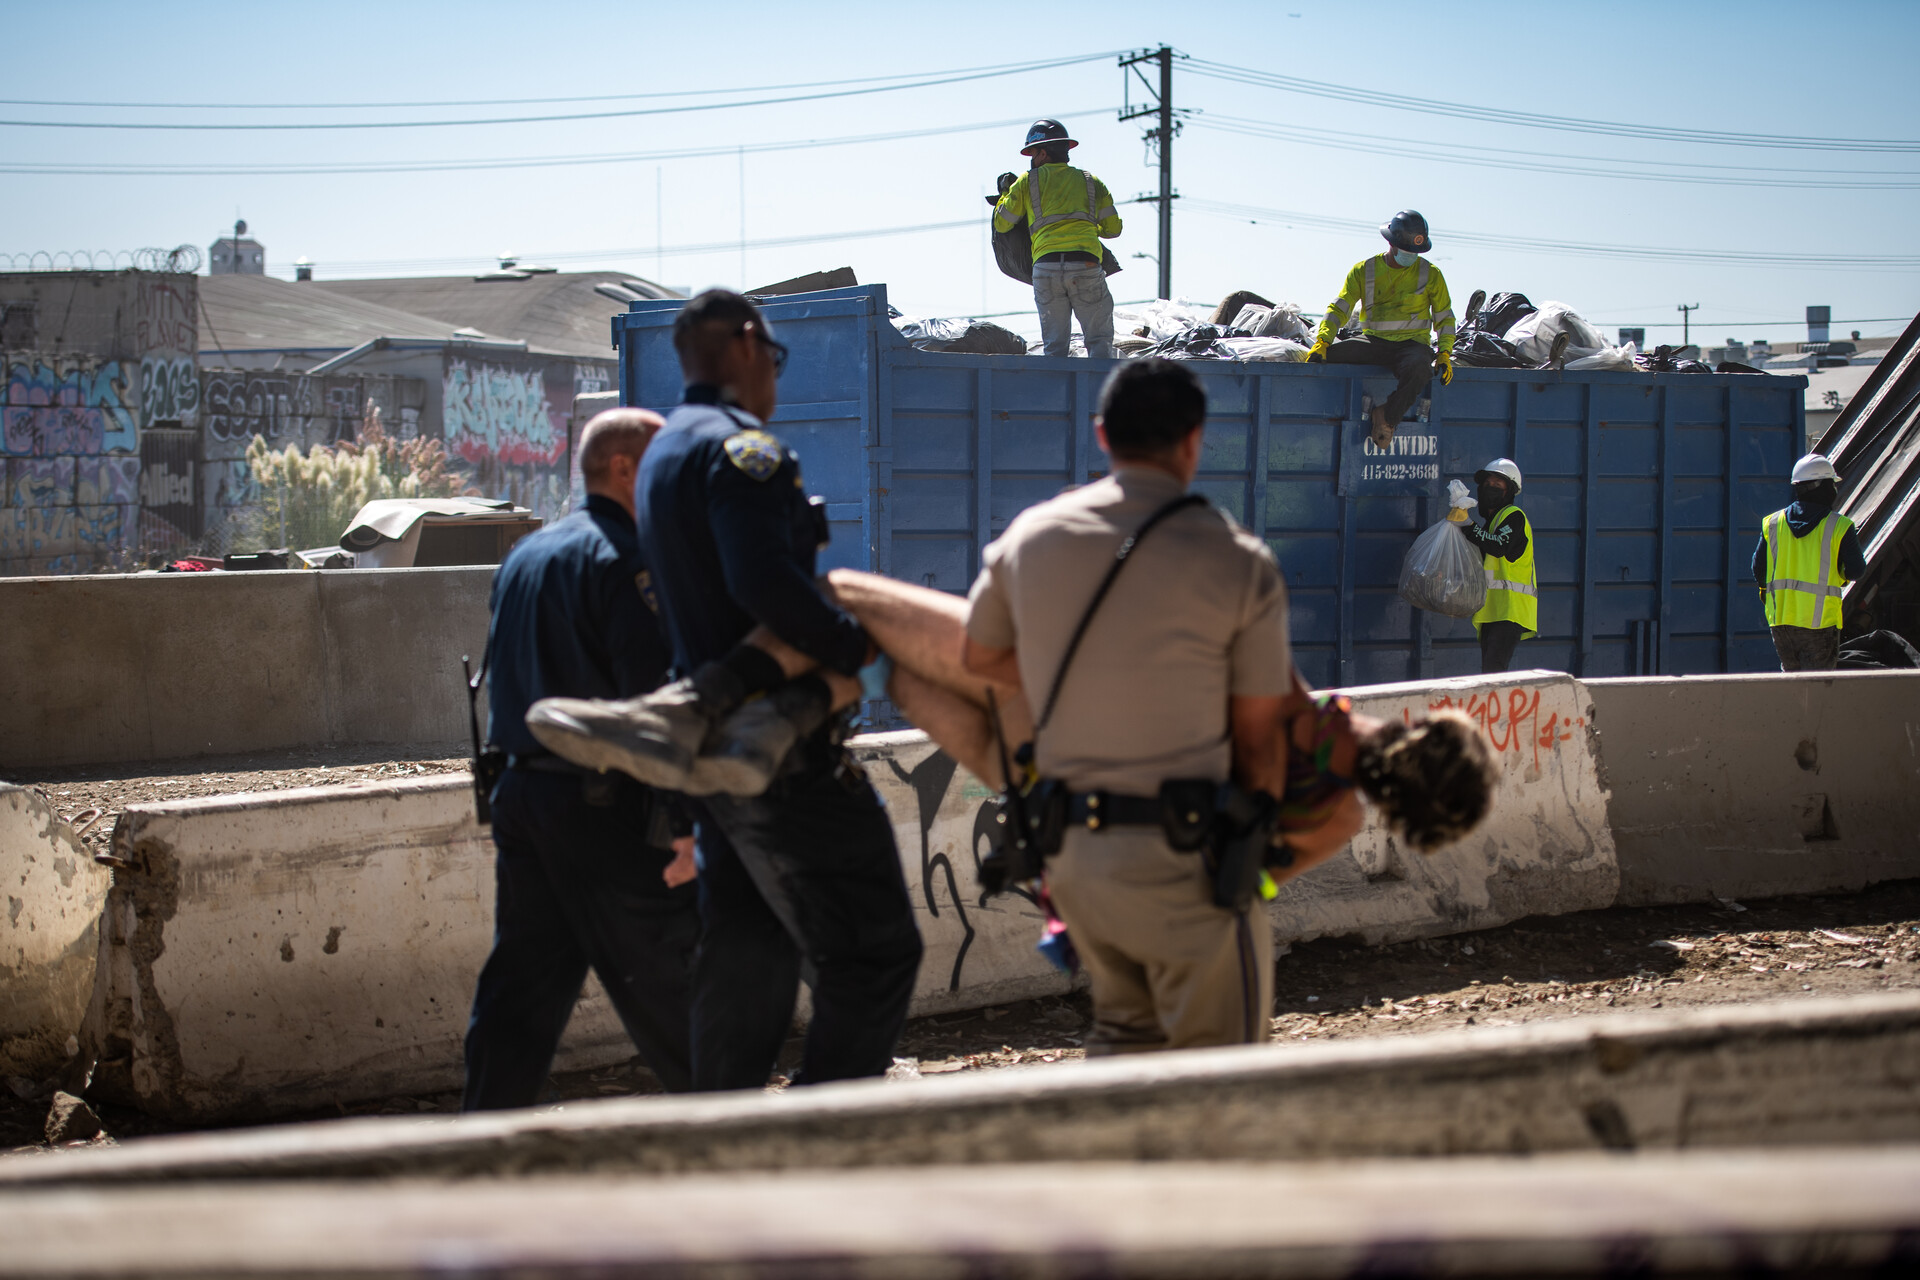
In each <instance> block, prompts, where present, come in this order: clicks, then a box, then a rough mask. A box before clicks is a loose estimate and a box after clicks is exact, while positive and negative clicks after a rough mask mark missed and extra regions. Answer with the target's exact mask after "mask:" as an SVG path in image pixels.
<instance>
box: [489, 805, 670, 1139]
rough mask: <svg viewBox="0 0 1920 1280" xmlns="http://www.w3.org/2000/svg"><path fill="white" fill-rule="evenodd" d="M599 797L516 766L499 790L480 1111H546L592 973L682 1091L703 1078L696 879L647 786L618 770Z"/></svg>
mask: <svg viewBox="0 0 1920 1280" xmlns="http://www.w3.org/2000/svg"><path fill="white" fill-rule="evenodd" d="M605 780H606V781H609V782H611V783H612V787H611V793H612V799H613V803H611V804H609V805H594V804H589V803H587V801H586V799H585V798H584V797H583V795H582V792H581V778H580V777H579V776H578V775H574V774H560V773H531V772H528V771H526V770H522V769H509V770H507V772H506V773H505V774H504V775H503V776H502V777H501V779H500V785H499V786H498V787H496V788H495V789H494V794H493V842H494V845H495V846H496V847H497V849H498V850H499V855H498V857H497V859H496V860H495V864H494V875H495V880H496V885H497V898H496V905H495V908H494V924H493V952H492V954H491V955H489V956H488V957H487V963H486V967H485V968H483V969H482V970H481V971H480V983H479V987H478V989H477V990H475V992H474V996H473V1016H472V1018H471V1019H470V1020H469V1022H468V1025H467V1088H466V1096H465V1098H464V1099H463V1100H462V1102H461V1109H462V1110H466V1111H485V1110H494V1109H497V1108H501V1107H526V1106H532V1105H533V1103H534V1102H535V1101H537V1100H538V1097H539V1092H540V1088H541V1086H542V1085H544V1084H545V1083H546V1080H547V1072H548V1071H549V1070H550V1069H551V1068H552V1066H553V1054H554V1050H555V1049H557V1048H558V1047H559V1044H560V1033H561V1032H562V1031H564V1030H565V1029H566V1026H567V1019H568V1018H569V1017H571V1016H572V1014H573V1005H574V1001H575V1000H577V999H578V998H579V995H580V988H581V986H582V984H584V983H585V982H586V979H587V969H588V968H589V967H591V968H592V969H593V971H594V972H595V973H596V974H598V975H599V977H600V984H601V986H603V987H605V988H606V991H607V998H608V999H609V1000H611V1001H612V1002H613V1007H614V1009H615V1010H616V1011H617V1012H618V1013H619V1015H620V1021H621V1023H622V1024H623V1025H624V1026H625V1027H626V1029H627V1034H628V1035H629V1036H631V1037H632V1039H633V1043H634V1047H635V1048H637V1049H638V1050H639V1051H640V1056H641V1057H643V1058H644V1059H646V1063H647V1066H649V1067H650V1068H652V1070H653V1073H654V1074H655V1075H656V1076H658V1077H660V1082H661V1083H662V1084H664V1085H665V1086H666V1087H667V1088H668V1089H670V1090H673V1091H675V1092H681V1091H684V1090H686V1089H687V1088H688V1087H689V1086H690V1084H691V1083H692V1074H691V1069H690V1063H689V1059H690V1053H689V1049H688V1043H687V1030H688V1012H687V1009H688V1001H687V989H688V968H689V966H690V964H691V960H692V955H693V947H694V942H695V940H696V938H697V937H698V934H699V903H698V896H697V892H696V890H695V889H694V887H693V886H692V885H690V884H688V885H682V886H681V887H680V888H678V889H669V888H667V886H666V883H665V882H664V881H662V880H661V878H660V873H661V872H662V871H663V870H665V868H666V866H667V863H668V862H669V861H671V860H672V857H673V854H672V851H670V850H666V849H656V848H653V847H652V846H650V845H648V844H647V843H646V842H645V836H646V833H647V817H648V813H649V796H648V792H647V789H646V788H645V787H643V786H641V785H640V784H639V783H637V782H634V781H633V780H632V779H630V778H626V777H624V776H616V775H609V776H608V777H607V779H605Z"/></svg>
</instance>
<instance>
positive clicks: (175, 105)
mask: <svg viewBox="0 0 1920 1280" xmlns="http://www.w3.org/2000/svg"><path fill="white" fill-rule="evenodd" d="M1109 56H1111V55H1109V54H1104V53H1096V54H1088V55H1087V58H1086V59H1085V60H1086V61H1092V60H1094V59H1096V58H1105V57H1109ZM1035 65H1038V64H1034V63H1026V62H1001V63H995V64H992V65H990V66H984V67H957V68H951V69H949V70H946V71H915V72H903V73H900V74H897V75H889V76H852V77H849V78H847V79H842V80H802V81H797V82H795V83H792V84H759V85H737V86H735V87H733V88H731V89H670V90H660V91H657V92H654V93H594V94H587V95H584V96H581V97H572V98H464V99H442V100H437V101H410V102H58V101H49V100H46V99H40V98H0V106H7V107H89V108H95V107H97V108H102V109H140V110H145V109H158V110H163V111H332V110H341V111H371V110H382V109H390V108H394V107H532V106H545V105H560V104H566V103H575V102H638V101H643V100H651V99H658V98H717V97H725V96H727V95H728V94H735V93H785V92H786V91H788V90H790V89H828V88H837V87H839V86H841V85H852V84H880V83H883V82H885V81H889V80H918V79H920V78H921V77H922V76H930V75H932V76H946V75H973V74H979V75H985V74H988V73H995V72H998V73H1009V74H1010V73H1013V72H1016V71H1022V70H1027V69H1030V68H1032V67H1033V66H1035Z"/></svg>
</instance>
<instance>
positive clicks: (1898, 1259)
mask: <svg viewBox="0 0 1920 1280" xmlns="http://www.w3.org/2000/svg"><path fill="white" fill-rule="evenodd" d="M1791 1172H1792V1177H1793V1190H1792V1192H1791V1194H1782V1192H1781V1187H1780V1183H1781V1178H1782V1173H1783V1171H1782V1170H1781V1169H1779V1168H1778V1167H1776V1165H1775V1164H1773V1163H1772V1162H1770V1161H1765V1160H1756V1159H1754V1158H1753V1153H1751V1152H1745V1151H1742V1152H1686V1153H1673V1154H1669V1155H1659V1156H1642V1157H1639V1158H1637V1159H1634V1160H1620V1159H1618V1158H1613V1157H1605V1156H1592V1155H1582V1156H1552V1157H1534V1158H1531V1159H1516V1158H1511V1157H1509V1158H1505V1159H1470V1160H1448V1161H1427V1160H1420V1161H1365V1162H1353V1163H1334V1164H1313V1165H1309V1166H1300V1165H1285V1164H1233V1165H1194V1164H1172V1163H1155V1164H1148V1165H1111V1164H1076V1165H1070V1166H1064V1167H1063V1166H1061V1165H1042V1166H1032V1165H1016V1166H1008V1167H1002V1168H997V1169H991V1170H983V1169H964V1168H963V1169H914V1170H891V1169H890V1170H885V1171H882V1172H839V1173H817V1174H813V1175H811V1176H809V1177H807V1178H805V1179H795V1178H791V1177H779V1176H768V1175H739V1176H732V1177H692V1178H673V1179H663V1178H612V1177H604V1176H603V1177H595V1178H542V1179H534V1180H526V1181H513V1182H499V1183H484V1182H483V1183H473V1182H462V1183H457V1184H448V1183H424V1184H421V1183H414V1184H402V1185H397V1186H388V1185H381V1186H373V1185H351V1186H340V1185H321V1186H316V1185H311V1184H294V1185H279V1186H240V1187H234V1186H224V1187H181V1188H166V1187H152V1188H137V1189H120V1190H113V1191H101V1190H98V1189H93V1188H88V1189H84V1190H49V1191H33V1192H15V1193H13V1194H11V1195H9V1196H8V1197H7V1198H6V1199H5V1200H4V1201H0V1238H4V1239H5V1240H6V1241H7V1242H8V1247H7V1249H6V1251H5V1254H4V1255H3V1256H0V1275H31V1276H36V1277H60V1276H75V1277H78V1276H87V1277H94V1276H103V1275H182V1276H187V1275H190V1276H195V1277H241V1276H290V1275H312V1274H317V1273H320V1272H323V1271H324V1273H325V1274H328V1275H351V1276H355V1277H360V1278H362V1280H375V1278H378V1277H395V1278H396V1280H398V1278H401V1277H405V1278H407V1280H411V1278H412V1277H415V1276H419V1275H422V1274H457V1275H461V1276H513V1277H530V1276H570V1275H582V1276H611V1275H619V1276H637V1277H649V1276H659V1277H671V1280H696V1278H699V1277H716V1278H718V1277H727V1278H729V1280H733V1278H737V1277H742V1276H800V1277H825V1276H834V1277H846V1278H848V1280H853V1278H856V1277H874V1278H875V1280H881V1278H884V1280H919V1278H923V1277H924V1278H926V1280H955V1278H957V1277H963V1276H965V1277H979V1276H1016V1275H1017V1276H1023V1277H1032V1278H1033V1280H1051V1278H1053V1277H1059V1278H1060V1280H1084V1278H1085V1277H1088V1276H1126V1277H1134V1278H1136V1280H1148V1278H1151V1277H1178V1278H1179V1280H1194V1278H1196V1277H1223V1278H1224V1277H1245V1276H1256V1275H1258V1276H1292V1277H1303V1278H1307V1280H1312V1278H1314V1277H1326V1278H1328V1280H1334V1278H1336V1277H1351V1276H1402V1277H1417V1276H1436V1277H1437V1276H1449V1277H1456V1278H1457V1277H1491V1276H1529V1277H1537V1276H1547V1275H1554V1276H1609V1277H1617V1276H1622V1275H1635V1276H1639V1275H1663V1276H1674V1275H1685V1276H1707V1275H1715V1274H1726V1275H1735V1276H1755V1275H1766V1276H1780V1277H1786V1276H1813V1275H1818V1276H1825V1277H1833V1276H1841V1275H1848V1276H1853V1275H1857V1276H1867V1275H1876V1276H1892V1275H1900V1274H1910V1273H1909V1272H1907V1271H1906V1268H1907V1267H1913V1266H1920V1248H1916V1246H1915V1236H1916V1229H1917V1228H1920V1153H1916V1152H1915V1151H1914V1150H1912V1149H1896V1150H1857V1149H1847V1148H1823V1149H1819V1150H1809V1151H1801V1152H1797V1153H1795V1156H1794V1162H1793V1167H1792V1171H1791Z"/></svg>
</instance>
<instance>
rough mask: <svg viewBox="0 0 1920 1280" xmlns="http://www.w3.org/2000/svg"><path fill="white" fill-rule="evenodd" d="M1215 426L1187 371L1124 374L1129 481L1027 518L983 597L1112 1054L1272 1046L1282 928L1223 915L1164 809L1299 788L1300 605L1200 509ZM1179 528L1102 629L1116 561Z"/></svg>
mask: <svg viewBox="0 0 1920 1280" xmlns="http://www.w3.org/2000/svg"><path fill="white" fill-rule="evenodd" d="M1205 418H1206V395H1205V393H1204V392H1203V391H1202V390H1201V388H1200V385H1199V382H1198V381H1197V380H1196V379H1195V378H1194V376H1193V374H1192V372H1191V371H1190V370H1188V369H1187V368H1186V367H1185V366H1184V365H1182V364H1177V363H1174V362H1171V361H1166V360H1140V361H1129V362H1127V363H1125V364H1122V365H1121V366H1120V367H1119V368H1117V369H1116V370H1114V372H1113V375H1112V376H1111V377H1110V378H1109V379H1108V380H1107V384H1106V386H1105V388H1104V389H1103V391H1102V393H1101V397H1100V416H1099V418H1098V419H1097V420H1096V430H1097V432H1098V434H1099V439H1100V444H1101V447H1102V448H1104V449H1105V450H1106V451H1107V453H1108V454H1109V456H1110V457H1111V459H1112V473H1111V474H1110V475H1109V476H1108V477H1107V478H1106V479H1104V480H1099V481H1096V482H1094V483H1092V484H1088V485H1085V486H1083V487H1081V488H1078V489H1074V490H1070V491H1068V492H1066V493H1063V494H1061V495H1059V496H1058V497H1055V498H1053V499H1051V500H1049V501H1047V502H1043V503H1040V504H1039V505H1038V506H1034V507H1029V508H1028V509H1027V510H1025V511H1023V512H1021V513H1020V514H1019V515H1018V516H1016V517H1015V518H1014V520H1013V523H1012V524H1010V525H1009V526H1008V527H1007V531H1006V533H1005V534H1003V535H1002V536H1001V537H1000V538H998V539H996V540H995V541H994V542H993V543H991V544H990V545H989V546H988V547H987V549H986V551H985V553H984V555H983V557H982V560H983V564H982V568H981V570H980V576H979V577H978V578H977V579H976V580H975V582H974V584H973V589H972V592H971V595H970V600H969V608H968V614H967V621H966V656H965V663H966V666H967V669H968V670H969V671H971V672H973V673H974V674H975V675H976V676H979V677H981V678H982V679H986V680H989V681H994V682H997V683H1000V684H1017V685H1019V686H1021V687H1022V688H1023V689H1024V690H1025V693H1026V696H1027V699H1028V701H1029V703H1030V704H1031V705H1032V706H1033V707H1034V708H1035V710H1036V711H1037V712H1039V713H1040V718H1041V721H1042V723H1041V724H1040V726H1039V727H1038V729H1037V732H1036V734H1035V737H1034V750H1035V755H1034V762H1035V766H1036V767H1037V769H1038V771H1039V774H1040V776H1041V777H1042V778H1043V779H1046V780H1048V781H1050V782H1055V783H1058V784H1060V785H1064V786H1065V787H1066V788H1067V789H1068V792H1069V794H1070V797H1071V798H1070V800H1069V801H1068V805H1067V814H1068V818H1069V824H1068V826H1067V830H1066V835H1065V838H1064V841H1063V844H1062V847H1061V849H1060V851H1059V852H1058V853H1057V854H1056V855H1055V856H1054V857H1053V858H1051V859H1050V860H1049V862H1048V864H1047V871H1046V887H1047V890H1048V893H1049V894H1050V896H1051V900H1052V902H1053V904H1054V907H1055V908H1056V909H1057V910H1058V911H1059V913H1060V916H1061V918H1062V919H1063V920H1064V921H1065V922H1066V924H1067V927H1068V932H1069V934H1070V936H1071V938H1072V940H1073V944H1074V948H1075V949H1076V951H1077V952H1078V953H1079V956H1080V960H1081V963H1082V964H1083V966H1084V967H1085V969H1086V971H1087V974H1088V976H1089V978H1090V979H1091V983H1092V994H1093V1012H1094V1027H1093V1030H1092V1031H1091V1033H1090V1034H1089V1037H1088V1040H1087V1051H1088V1052H1089V1053H1092V1054H1105V1053H1124V1052H1136V1051H1140V1050H1147V1049H1170V1048H1171V1049H1177V1048H1187V1047H1197V1046H1203V1045H1223V1044H1246V1043H1252V1042H1255V1041H1259V1040H1264V1039H1265V1038H1266V1035H1267V1026H1268V1016H1269V1012H1270V1005H1271V1002H1272V982H1273V973H1272V969H1273V940H1272V935H1271V931H1270V929H1269V927H1268V925H1267V923H1266V918H1265V914H1264V911H1263V910H1262V908H1261V907H1260V905H1259V903H1258V902H1257V900H1256V902H1255V904H1254V905H1253V906H1252V907H1250V908H1249V909H1247V910H1245V911H1240V912H1235V911H1232V910H1229V909H1223V908H1221V907H1218V906H1215V905H1214V902H1213V896H1212V885H1211V878H1210V875H1209V872H1208V870H1207V866H1206V862H1205V860H1204V859H1203V858H1202V857H1201V855H1199V854H1197V853H1182V852H1178V851H1176V850H1175V849H1174V847H1173V845H1172V844H1171V843H1170V842H1169V839H1168V836H1167V834H1166V830H1165V829H1164V827H1163V825H1162V822H1163V812H1162V807H1161V804H1160V800H1159V796H1160V794H1161V787H1162V784H1163V783H1166V782H1168V781H1172V780H1182V781H1185V780H1193V781H1205V782H1209V783H1216V784H1217V783H1220V782H1224V781H1225V780H1226V779H1227V778H1228V776H1229V772H1230V771H1231V772H1232V773H1233V774H1234V775H1235V776H1236V777H1237V778H1238V780H1239V781H1240V782H1241V784H1242V785H1243V786H1245V787H1246V788H1248V789H1249V790H1261V791H1265V792H1266V793H1267V794H1269V795H1272V796H1277V795H1279V794H1280V792H1281V790H1282V785H1283V784H1282V778H1281V774H1282V771H1283V769H1284V760H1285V756H1284V748H1283V747H1282V746H1281V745H1280V742H1281V729H1282V723H1283V722H1282V711H1283V708H1284V707H1285V705H1286V702H1287V696H1288V695H1289V694H1290V693H1291V692H1292V690H1293V676H1292V658H1291V653H1290V649H1289V646H1288V641H1287V596H1286V588H1285V584H1284V583H1283V582H1282V580H1281V577H1280V571H1279V569H1278V568H1277V567H1276V566H1275V564H1274V561H1273V557H1272V555H1271V554H1270V553H1269V552H1268V551H1267V549H1266V546H1265V544H1264V543H1262V542H1261V540H1260V539H1259V538H1257V537H1255V536H1254V535H1253V534H1251V533H1248V532H1247V531H1246V530H1244V529H1242V528H1240V527H1239V526H1238V525H1235V524H1234V523H1233V522H1232V521H1230V520H1228V519H1227V518H1226V517H1224V516H1223V515H1221V514H1220V513H1219V512H1218V511H1217V510H1215V509H1213V508H1212V507H1210V506H1208V505H1207V504H1206V503H1205V502H1184V501H1183V500H1185V499H1186V498H1187V496H1188V494H1187V491H1188V487H1189V486H1190V485H1191V483H1192V481H1193V477H1194V475H1195V473H1196V471H1197V470H1198V468H1199V462H1200V442H1201V435H1202V428H1203V423H1204V421H1205ZM1176 504H1179V505H1176ZM1161 513H1166V514H1161ZM1157 514H1160V515H1161V518H1160V520H1159V521H1158V522H1156V523H1155V524H1154V525H1153V527H1152V528H1151V529H1149V530H1148V531H1147V532H1146V533H1145V534H1143V535H1141V536H1140V537H1139V538H1138V541H1137V542H1136V543H1134V545H1133V547H1132V549H1131V551H1130V553H1129V555H1128V557H1127V560H1126V563H1125V566H1124V572H1121V573H1119V574H1118V575H1117V576H1116V577H1115V578H1114V579H1113V582H1112V586H1111V588H1110V589H1109V591H1108V592H1107V594H1106V595H1105V597H1104V598H1103V600H1102V602H1101V603H1100V605H1099V607H1098V609H1097V611H1095V612H1094V613H1092V614H1091V615H1090V616H1089V615H1088V614H1087V606H1088V604H1089V601H1090V600H1091V598H1092V597H1093V596H1094V595H1095V592H1096V590H1097V587H1098V585H1099V583H1100V582H1101V580H1102V578H1103V576H1104V575H1105V574H1106V573H1107V572H1108V570H1109V568H1110V566H1112V565H1113V564H1114V563H1115V556H1116V551H1117V550H1118V548H1119V547H1120V546H1121V544H1122V543H1123V542H1124V541H1125V540H1126V539H1127V538H1128V537H1129V536H1131V535H1134V534H1136V533H1138V531H1140V530H1141V528H1142V526H1143V525H1145V524H1146V523H1147V522H1148V521H1149V520H1150V519H1152V518H1153V517H1154V516H1155V515H1157ZM1083 617H1085V618H1087V619H1088V620H1087V622H1086V624H1085V628H1084V632H1083V633H1082V634H1083V638H1082V639H1081V641H1080V644H1079V646H1078V648H1077V651H1076V652H1075V654H1074V656H1073V658H1072V661H1071V664H1070V665H1067V666H1065V668H1064V672H1063V661H1064V659H1065V658H1066V655H1067V650H1068V648H1069V644H1070V641H1071V639H1072V637H1073V635H1074V633H1075V631H1076V629H1077V628H1079V627H1080V625H1081V620H1082V618H1083ZM1056 681H1057V682H1058V684H1057V700H1054V699H1052V697H1051V695H1053V694H1054V693H1055V692H1056ZM1050 700H1053V701H1054V708H1053V711H1052V713H1051V715H1048V714H1047V712H1046V711H1045V710H1044V708H1045V707H1046V705H1047V703H1048V702H1049V701H1050ZM1342 844H1344V837H1343V838H1342V839H1341V840H1339V841H1338V842H1336V843H1334V844H1333V846H1332V848H1330V849H1327V850H1326V853H1329V854H1330V853H1331V852H1332V851H1333V850H1334V849H1338V848H1339V847H1340V846H1341V845H1342ZM1319 856H1324V855H1319Z"/></svg>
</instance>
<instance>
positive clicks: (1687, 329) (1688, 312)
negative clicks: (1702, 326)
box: [1679, 302, 1700, 347]
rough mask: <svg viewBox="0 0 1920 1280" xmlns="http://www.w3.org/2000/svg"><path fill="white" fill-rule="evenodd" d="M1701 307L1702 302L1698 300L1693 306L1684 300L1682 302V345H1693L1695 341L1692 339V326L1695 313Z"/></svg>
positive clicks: (1680, 308)
mask: <svg viewBox="0 0 1920 1280" xmlns="http://www.w3.org/2000/svg"><path fill="white" fill-rule="evenodd" d="M1699 309H1700V304H1699V303H1697V302H1696V303H1694V304H1693V305H1692V306H1688V305H1687V304H1686V303H1684V302H1683V303H1681V304H1680V307H1679V311H1680V345H1681V346H1683V347H1690V346H1692V345H1693V342H1692V341H1691V335H1692V333H1693V328H1692V326H1693V313H1694V312H1696V311H1698V310H1699Z"/></svg>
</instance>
